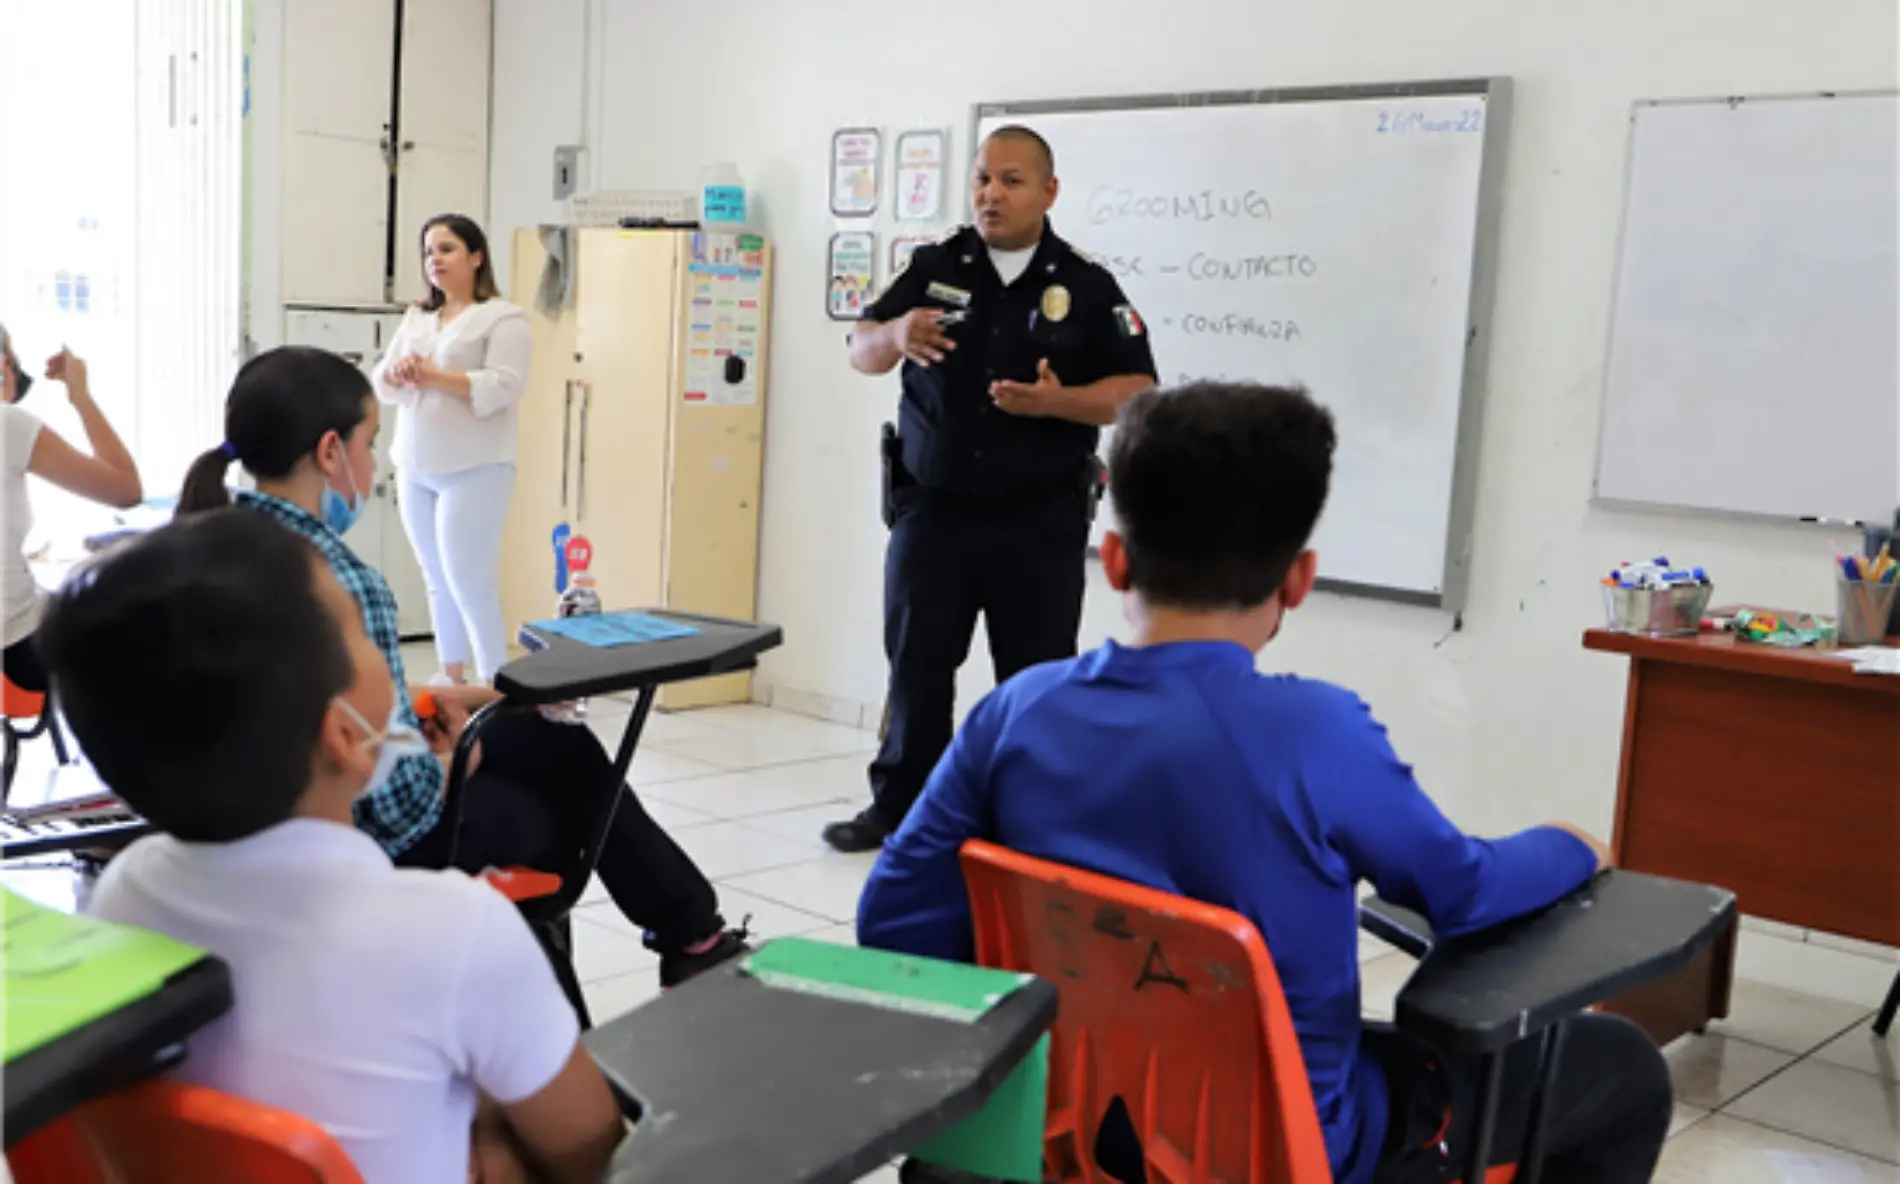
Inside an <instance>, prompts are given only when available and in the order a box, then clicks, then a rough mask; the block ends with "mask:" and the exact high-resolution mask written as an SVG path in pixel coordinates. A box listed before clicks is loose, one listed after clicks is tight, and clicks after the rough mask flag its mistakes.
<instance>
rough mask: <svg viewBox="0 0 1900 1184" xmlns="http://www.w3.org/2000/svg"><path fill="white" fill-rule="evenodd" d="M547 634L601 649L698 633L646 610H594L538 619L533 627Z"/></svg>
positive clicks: (690, 635)
mask: <svg viewBox="0 0 1900 1184" xmlns="http://www.w3.org/2000/svg"><path fill="white" fill-rule="evenodd" d="M533 627H534V628H535V629H539V630H541V631H542V632H544V633H552V634H553V635H554V636H556V637H565V638H567V639H568V640H570V641H578V642H580V643H581V644H582V645H591V646H595V647H597V648H602V649H612V648H614V647H616V646H623V645H641V644H644V643H646V642H650V641H671V640H673V639H674V638H678V637H692V636H695V635H696V634H698V633H699V630H698V629H695V628H694V627H693V626H691V625H683V624H681V623H680V622H678V621H667V620H662V619H661V618H659V617H653V616H648V615H647V614H646V613H594V614H591V615H589V616H581V617H562V618H560V619H558V620H553V621H536V622H535V623H534V626H533Z"/></svg>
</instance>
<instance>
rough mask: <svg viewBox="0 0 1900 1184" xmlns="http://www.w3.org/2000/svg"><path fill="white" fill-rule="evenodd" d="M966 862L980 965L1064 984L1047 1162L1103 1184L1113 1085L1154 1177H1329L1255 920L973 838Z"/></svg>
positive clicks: (1292, 1180)
mask: <svg viewBox="0 0 1900 1184" xmlns="http://www.w3.org/2000/svg"><path fill="white" fill-rule="evenodd" d="M963 874H964V879H965V881H966V882H967V883H968V885H969V890H970V903H971V907H972V909H973V910H974V913H975V918H976V950H977V961H979V962H981V963H982V964H983V965H985V966H995V967H999V968H1002V969H1005V970H1019V971H1029V972H1031V973H1034V974H1038V975H1041V976H1042V977H1044V978H1046V979H1049V980H1050V981H1051V982H1053V983H1055V984H1056V986H1057V988H1058V989H1059V990H1060V991H1061V993H1062V1003H1061V1007H1060V1009H1059V1010H1058V1011H1057V1013H1056V1024H1055V1028H1054V1030H1053V1032H1052V1048H1051V1061H1050V1071H1049V1118H1048V1123H1047V1127H1046V1130H1045V1146H1046V1159H1047V1166H1046V1172H1047V1174H1051V1175H1053V1177H1054V1178H1055V1179H1057V1180H1061V1181H1065V1182H1067V1181H1082V1182H1085V1184H1113V1181H1112V1178H1111V1177H1109V1176H1107V1175H1105V1174H1104V1173H1103V1172H1102V1171H1101V1170H1100V1169H1098V1168H1096V1167H1095V1159H1094V1154H1093V1150H1094V1147H1095V1140H1096V1135H1097V1132H1098V1130H1099V1128H1100V1125H1101V1121H1102V1117H1103V1115H1104V1113H1105V1112H1106V1111H1107V1109H1108V1107H1109V1104H1110V1102H1111V1100H1112V1099H1113V1098H1115V1097H1118V1096H1119V1097H1120V1098H1121V1099H1122V1102H1123V1103H1124V1105H1126V1106H1127V1108H1128V1114H1129V1117H1130V1118H1131V1119H1132V1120H1133V1123H1134V1127H1135V1132H1136V1134H1138V1135H1139V1136H1140V1138H1141V1144H1142V1154H1143V1156H1144V1157H1145V1159H1146V1161H1147V1169H1148V1178H1149V1179H1150V1180H1152V1181H1156V1182H1157V1184H1160V1182H1163V1181H1165V1182H1167V1184H1207V1182H1210V1181H1222V1182H1226V1184H1268V1182H1269V1181H1272V1182H1273V1184H1331V1180H1332V1169H1331V1167H1330V1166H1329V1165H1328V1162H1327V1158H1326V1144H1325V1141H1324V1140H1323V1139H1322V1138H1321V1135H1320V1128H1319V1118H1318V1115H1317V1114H1316V1112H1315V1111H1314V1109H1313V1092H1312V1086H1311V1085H1310V1084H1309V1083H1308V1081H1307V1077H1306V1066H1305V1063H1304V1062H1303V1061H1302V1060H1301V1057H1300V1047H1299V1043H1298V1040H1297V1038H1296V1037H1295V1036H1294V1033H1293V1018H1292V1016H1291V1015H1290V1014H1289V1013H1288V1012H1287V1009H1286V1001H1285V999H1284V998H1283V997H1282V995H1281V992H1280V978H1279V975H1278V974H1276V973H1275V972H1274V969H1273V961H1272V959H1270V958H1269V957H1268V956H1267V947H1266V945H1265V943H1264V942H1262V941H1261V940H1260V934H1259V933H1258V932H1257V931H1256V930H1255V929H1254V927H1253V924H1252V922H1250V921H1248V920H1247V919H1246V918H1245V917H1242V916H1241V915H1240V914H1238V913H1233V912H1229V911H1228V910H1226V909H1220V908H1215V907H1213V906H1212V905H1206V904H1201V903H1199V902H1197V901H1192V900H1186V899H1184V898H1182V897H1178V896H1172V895H1169V894H1168V893H1165V892H1157V891H1154V890H1153V889H1150V888H1142V887H1138V886H1136V885H1133V884H1128V883H1125V882H1123V881H1121V880H1114V879H1110V878H1109V877H1107V876H1100V875H1095V874H1093V873H1090V872H1084V871H1079V870H1076V869H1074V868H1067V867H1062V866H1060V865H1058V864H1053V863H1047V862H1044V861H1043V860H1039V859H1032V858H1030V857H1028V856H1024V855H1018V854H1016V853H1015V852H1012V851H1007V850H1005V849H1003V848H1001V847H996V846H993V845H991V844H988V843H982V842H970V843H966V844H965V845H964V847H963Z"/></svg>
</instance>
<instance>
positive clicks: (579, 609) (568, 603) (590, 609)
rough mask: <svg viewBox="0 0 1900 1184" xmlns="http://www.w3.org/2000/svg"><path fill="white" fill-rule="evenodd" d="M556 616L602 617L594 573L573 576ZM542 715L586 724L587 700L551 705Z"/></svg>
mask: <svg viewBox="0 0 1900 1184" xmlns="http://www.w3.org/2000/svg"><path fill="white" fill-rule="evenodd" d="M554 615H555V616H557V617H563V618H565V617H597V616H599V615H600V592H599V591H598V590H597V589H596V588H595V587H594V574H593V573H592V572H590V571H577V572H575V573H574V574H573V576H572V577H571V578H570V579H569V580H568V582H567V591H565V592H563V593H561V599H560V600H558V601H556V602H555V604H554ZM541 714H542V715H544V716H546V717H547V718H548V719H550V720H553V721H554V722H555V723H557V724H584V723H586V722H587V700H585V699H576V700H574V701H573V702H571V703H551V704H549V705H548V706H546V707H543V708H542V709H541Z"/></svg>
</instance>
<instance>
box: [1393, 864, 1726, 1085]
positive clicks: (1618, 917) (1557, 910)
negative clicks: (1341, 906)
mask: <svg viewBox="0 0 1900 1184" xmlns="http://www.w3.org/2000/svg"><path fill="white" fill-rule="evenodd" d="M1360 918H1361V924H1362V926H1363V927H1364V928H1366V929H1367V930H1369V931H1371V932H1373V933H1375V934H1378V935H1379V936H1381V937H1385V938H1387V940H1391V941H1393V944H1395V945H1399V946H1400V947H1401V948H1408V947H1411V948H1416V945H1418V944H1423V945H1428V946H1429V949H1428V950H1427V952H1426V953H1425V956H1424V958H1423V960H1422V961H1420V962H1419V965H1418V969H1417V970H1416V971H1414V972H1413V974H1412V979H1411V981H1410V982H1408V983H1407V984H1406V985H1405V989H1404V990H1402V991H1400V992H1399V997H1398V1006H1397V1010H1396V1016H1395V1019H1396V1021H1397V1023H1398V1026H1399V1028H1400V1030H1402V1031H1404V1032H1408V1033H1410V1034H1411V1035H1414V1036H1417V1037H1419V1038H1421V1039H1423V1040H1426V1041H1429V1042H1431V1043H1432V1044H1435V1045H1437V1046H1438V1047H1439V1048H1442V1049H1444V1050H1445V1051H1446V1052H1453V1053H1457V1052H1496V1051H1499V1050H1500V1049H1503V1048H1505V1047H1508V1046H1509V1045H1511V1044H1514V1043H1516V1042H1517V1041H1519V1040H1521V1039H1523V1038H1524V1037H1526V1036H1529V1035H1532V1034H1534V1033H1536V1032H1539V1031H1541V1030H1543V1029H1544V1028H1547V1027H1549V1026H1550V1025H1551V1024H1553V1023H1555V1022H1557V1021H1558V1020H1561V1019H1564V1018H1566V1017H1568V1016H1571V1015H1575V1014H1576V1013H1577V1012H1579V1011H1581V1010H1583V1009H1584V1008H1586V1007H1590V1006H1593V1005H1595V1004H1598V1003H1601V1002H1603V1001H1604V1000H1606V999H1610V998H1613V997H1615V996H1617V995H1621V994H1623V993H1624V992H1626V991H1631V990H1634V989H1635V988H1637V987H1640V986H1644V985H1645V984H1648V983H1651V982H1654V981H1656V980H1657V979H1661V978H1665V977H1667V976H1669V975H1671V974H1673V973H1675V972H1676V971H1678V970H1680V969H1682V968H1683V967H1684V966H1686V965H1688V964H1689V962H1690V961H1691V960H1692V959H1693V958H1694V957H1695V955H1696V953H1697V952H1698V951H1699V950H1700V949H1701V948H1702V947H1703V946H1704V945H1706V944H1707V943H1708V942H1710V941H1712V940H1714V939H1715V937H1716V936H1717V935H1718V934H1720V933H1721V932H1722V931H1723V930H1724V929H1726V928H1728V926H1729V925H1731V924H1732V923H1733V922H1734V919H1735V894H1734V893H1733V892H1730V891H1728V890H1727V889H1724V888H1713V887H1710V886H1709V885H1707V884H1691V883H1688V882H1685V881H1682V880H1668V879H1664V878H1662V877H1660V876H1646V875H1643V874H1642V873H1640V872H1628V871H1611V872H1606V873H1604V874H1603V875H1601V876H1599V877H1597V878H1596V879H1595V880H1594V881H1592V882H1591V883H1589V884H1587V885H1585V886H1584V887H1582V888H1580V889H1578V890H1577V891H1576V892H1573V893H1571V894H1570V895H1569V896H1567V897H1565V898H1564V899H1563V900H1561V901H1559V902H1558V903H1557V904H1555V905H1553V906H1552V907H1550V908H1549V909H1546V910H1545V911H1543V912H1541V913H1538V914H1535V915H1533V916H1530V917H1524V918H1520V919H1519V920H1516V921H1512V922H1509V923H1507V924H1504V925H1500V926H1497V927H1496V928H1494V929H1487V930H1485V931H1484V932H1482V933H1474V934H1470V935H1468V936H1465V937H1460V938H1452V939H1448V940H1443V941H1434V940H1432V936H1431V929H1430V927H1429V926H1428V925H1427V924H1426V923H1425V922H1424V921H1423V919H1421V918H1419V917H1418V916H1417V915H1416V914H1414V913H1410V912H1408V911H1406V910H1404V909H1401V908H1397V907H1396V906H1393V905H1389V904H1387V903H1385V902H1384V901H1378V900H1374V901H1367V902H1365V903H1363V904H1362V906H1361V910H1360Z"/></svg>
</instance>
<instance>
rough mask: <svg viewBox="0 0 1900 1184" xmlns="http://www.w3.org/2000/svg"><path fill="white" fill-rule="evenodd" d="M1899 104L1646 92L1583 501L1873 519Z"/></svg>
mask: <svg viewBox="0 0 1900 1184" xmlns="http://www.w3.org/2000/svg"><path fill="white" fill-rule="evenodd" d="M1897 218H1900V99H1896V97H1895V96H1894V95H1892V94H1879V95H1841V96H1824V95H1813V96H1804V97H1797V98H1774V99H1723V100H1711V101H1695V102H1671V103H1640V104H1638V105H1637V106H1636V107H1635V108H1634V111H1633V113H1632V116H1631V128H1630V148H1629V180H1628V184H1627V192H1626V194H1625V199H1624V213H1623V243H1622V250H1621V262H1620V263H1619V265H1618V270H1617V280H1616V306H1615V311H1614V313H1613V315H1612V317H1611V329H1610V343H1609V361H1608V364H1607V366H1606V367H1605V373H1604V393H1603V419H1602V425H1601V428H1600V438H1599V442H1598V449H1597V478H1596V494H1597V496H1598V497H1599V498H1601V499H1604V500H1606V501H1615V502H1634V503H1643V504H1649V505H1659V506H1669V507H1678V508H1685V509H1694V510H1714V511H1728V512H1734V513H1743V514H1756V515H1772V516H1776V517H1782V518H1803V517H1807V518H1845V519H1853V520H1861V521H1867V520H1872V521H1881V522H1884V521H1887V520H1888V518H1889V517H1890V516H1891V515H1892V514H1893V512H1894V506H1895V504H1896V502H1897V501H1900V348H1897V347H1896V335H1897V334H1900V299H1897V298H1896V292H1897V291H1900V254H1896V250H1895V243H1896V237H1900V236H1897V235H1896V227H1895V222H1896V219H1897Z"/></svg>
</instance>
